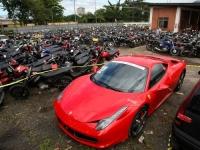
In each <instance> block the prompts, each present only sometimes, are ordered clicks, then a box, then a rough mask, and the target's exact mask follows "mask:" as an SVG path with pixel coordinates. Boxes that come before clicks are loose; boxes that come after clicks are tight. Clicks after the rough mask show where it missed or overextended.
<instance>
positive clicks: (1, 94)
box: [0, 90, 5, 106]
mask: <svg viewBox="0 0 200 150" xmlns="http://www.w3.org/2000/svg"><path fill="white" fill-rule="evenodd" d="M4 98H5V91H4V90H1V91H0V106H2V105H3V102H4Z"/></svg>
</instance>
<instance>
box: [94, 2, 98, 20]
mask: <svg viewBox="0 0 200 150" xmlns="http://www.w3.org/2000/svg"><path fill="white" fill-rule="evenodd" d="M94 7H95V11H94V13H95V21H96V23H97V15H96V10H97V1H96V0H94Z"/></svg>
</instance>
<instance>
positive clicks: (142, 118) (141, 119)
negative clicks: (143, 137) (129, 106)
mask: <svg viewBox="0 0 200 150" xmlns="http://www.w3.org/2000/svg"><path fill="white" fill-rule="evenodd" d="M147 117H148V108H147V107H146V106H145V107H143V108H142V109H141V110H140V111H139V112H138V113H137V114H136V116H135V118H134V119H133V122H132V124H131V127H130V131H129V132H130V133H129V134H130V136H132V137H136V136H138V135H139V134H140V133H141V132H142V131H143V129H144V127H145V124H146V120H147Z"/></svg>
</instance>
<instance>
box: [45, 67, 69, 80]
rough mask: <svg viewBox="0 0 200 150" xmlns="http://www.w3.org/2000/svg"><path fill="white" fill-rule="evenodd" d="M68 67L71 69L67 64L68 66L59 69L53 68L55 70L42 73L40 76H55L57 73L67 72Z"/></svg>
mask: <svg viewBox="0 0 200 150" xmlns="http://www.w3.org/2000/svg"><path fill="white" fill-rule="evenodd" d="M70 69H71V66H68V67H64V68H60V69H58V70H55V71H51V72H47V73H44V74H42V76H43V77H48V78H50V77H55V76H59V75H62V74H67V73H69V71H70Z"/></svg>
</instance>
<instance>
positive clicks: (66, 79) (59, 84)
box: [55, 76, 72, 90]
mask: <svg viewBox="0 0 200 150" xmlns="http://www.w3.org/2000/svg"><path fill="white" fill-rule="evenodd" d="M71 82H72V77H70V76H62V77H60V78H58V79H56V80H55V87H56V88H58V89H59V90H63V89H64V88H65V87H67V86H68V85H69V84H70V83H71Z"/></svg>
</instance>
